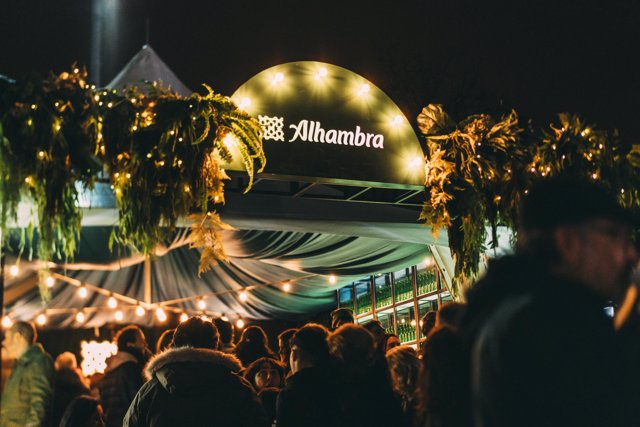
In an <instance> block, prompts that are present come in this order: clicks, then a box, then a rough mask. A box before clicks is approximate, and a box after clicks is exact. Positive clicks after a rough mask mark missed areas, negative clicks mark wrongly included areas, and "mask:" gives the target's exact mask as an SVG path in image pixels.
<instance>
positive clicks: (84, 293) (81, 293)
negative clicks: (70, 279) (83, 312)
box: [78, 285, 89, 299]
mask: <svg viewBox="0 0 640 427" xmlns="http://www.w3.org/2000/svg"><path fill="white" fill-rule="evenodd" d="M88 294H89V293H88V292H87V287H86V286H84V285H82V286H80V287H79V288H78V296H79V297H80V298H82V299H84V298H86V297H87V295H88Z"/></svg>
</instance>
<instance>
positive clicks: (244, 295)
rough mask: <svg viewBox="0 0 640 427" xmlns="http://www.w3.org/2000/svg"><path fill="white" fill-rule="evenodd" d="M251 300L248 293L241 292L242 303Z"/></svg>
mask: <svg viewBox="0 0 640 427" xmlns="http://www.w3.org/2000/svg"><path fill="white" fill-rule="evenodd" d="M248 298H249V296H248V295H247V293H246V292H240V301H243V302H244V301H246V300H247V299H248Z"/></svg>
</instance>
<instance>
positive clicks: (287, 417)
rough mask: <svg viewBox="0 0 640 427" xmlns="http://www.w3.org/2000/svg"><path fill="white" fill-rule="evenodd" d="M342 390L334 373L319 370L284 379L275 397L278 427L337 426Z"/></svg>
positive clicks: (304, 370) (305, 371) (296, 374)
mask: <svg viewBox="0 0 640 427" xmlns="http://www.w3.org/2000/svg"><path fill="white" fill-rule="evenodd" d="M340 390H341V387H340V386H339V383H338V378H337V377H336V376H335V372H333V371H332V370H329V369H323V368H319V367H313V368H305V369H303V370H301V371H299V372H296V373H295V374H293V375H291V376H290V377H289V378H288V379H287V384H286V386H285V388H284V390H282V391H281V392H280V394H279V395H278V400H277V403H276V415H277V422H276V425H277V426H278V427H295V426H308V427H321V426H337V425H339V422H340V421H341V418H340V407H341V396H340Z"/></svg>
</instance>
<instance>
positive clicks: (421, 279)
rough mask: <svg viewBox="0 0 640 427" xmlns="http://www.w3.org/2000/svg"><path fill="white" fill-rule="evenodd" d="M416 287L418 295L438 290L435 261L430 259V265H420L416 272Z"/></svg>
mask: <svg viewBox="0 0 640 427" xmlns="http://www.w3.org/2000/svg"><path fill="white" fill-rule="evenodd" d="M416 289H417V291H418V296H421V295H426V294H430V293H432V292H435V291H437V290H438V281H437V278H436V267H435V264H433V261H429V262H428V265H425V264H421V265H419V266H418V272H417V274H416Z"/></svg>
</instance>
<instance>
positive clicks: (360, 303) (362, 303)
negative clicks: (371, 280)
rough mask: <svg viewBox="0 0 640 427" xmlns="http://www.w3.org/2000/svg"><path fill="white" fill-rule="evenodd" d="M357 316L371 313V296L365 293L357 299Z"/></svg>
mask: <svg viewBox="0 0 640 427" xmlns="http://www.w3.org/2000/svg"><path fill="white" fill-rule="evenodd" d="M356 308H357V312H356V314H363V313H368V312H370V311H371V294H370V293H368V292H367V293H365V294H362V295H360V296H359V297H358V298H356Z"/></svg>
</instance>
